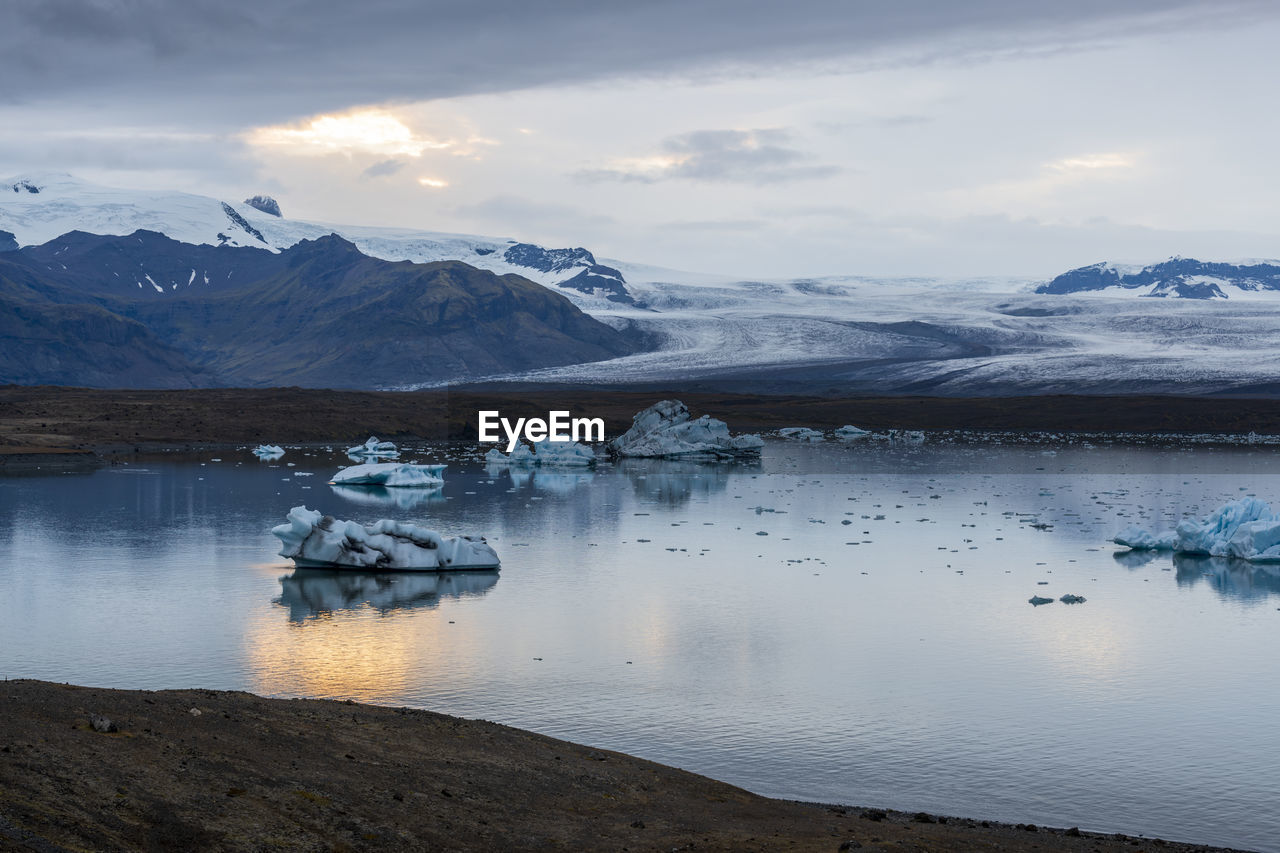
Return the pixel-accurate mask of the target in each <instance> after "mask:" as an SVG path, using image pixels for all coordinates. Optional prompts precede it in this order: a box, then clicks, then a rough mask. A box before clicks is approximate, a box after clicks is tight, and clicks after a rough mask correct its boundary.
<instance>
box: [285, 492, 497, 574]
mask: <svg viewBox="0 0 1280 853" xmlns="http://www.w3.org/2000/svg"><path fill="white" fill-rule="evenodd" d="M288 519H289V520H288V521H287V522H286V523H284V524H280V525H277V526H276V527H273V528H272V529H271V535H273V536H275V537H276V538H277V539H279V540H280V543H281V547H280V556H281V557H288V558H290V559H292V560H293V562H294V563H295V564H296V565H298V566H302V567H308V566H317V567H328V568H342V569H365V570H376V571H433V570H440V569H455V570H457V569H496V568H498V566H499V561H498V554H497V552H496V551H494V550H493V548H492V547H490V546H489V544H488V543H487V542H485V540H484V537H483V536H452V537H449V538H445V537H443V536H441V535H440V534H439V533H436V532H435V531H434V530H428V529H427V528H425V527H419V526H418V525H416V524H410V523H408V522H403V521H393V520H391V519H382V520H380V521H376V522H374V523H373V524H369V525H362V524H359V523H358V522H355V521H339V520H337V519H335V518H333V517H332V516H328V515H321V513H320V512H319V510H313V509H307V508H306V507H305V506H295V507H294V508H293V509H291V510H289V515H288Z"/></svg>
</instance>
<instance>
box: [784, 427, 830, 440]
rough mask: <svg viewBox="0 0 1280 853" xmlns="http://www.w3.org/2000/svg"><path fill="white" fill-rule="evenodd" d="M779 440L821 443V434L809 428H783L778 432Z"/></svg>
mask: <svg viewBox="0 0 1280 853" xmlns="http://www.w3.org/2000/svg"><path fill="white" fill-rule="evenodd" d="M778 437H779V438H792V439H795V440H796V441H822V432H821V431H820V430H816V429H809V427H783V428H782V429H780V430H778Z"/></svg>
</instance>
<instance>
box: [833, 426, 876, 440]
mask: <svg viewBox="0 0 1280 853" xmlns="http://www.w3.org/2000/svg"><path fill="white" fill-rule="evenodd" d="M869 435H871V432H870V431H869V430H865V429H859V428H858V427H856V426H853V425H852V424H845V425H844V426H842V427H840V429H838V430H836V432H835V436H836V438H839V439H841V440H845V441H847V440H849V439H851V438H866V437H867V436H869Z"/></svg>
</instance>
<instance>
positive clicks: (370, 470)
mask: <svg viewBox="0 0 1280 853" xmlns="http://www.w3.org/2000/svg"><path fill="white" fill-rule="evenodd" d="M448 467H449V466H448V465H412V464H410V463H407V462H369V463H366V464H364V465H352V466H351V467H350V468H343V469H342V470H341V471H339V472H338V473H336V474H334V475H333V479H331V480H330V481H329V482H330V484H331V485H335V486H386V487H388V488H393V487H417V488H428V489H438V488H440V487H441V486H443V485H444V469H445V468H448Z"/></svg>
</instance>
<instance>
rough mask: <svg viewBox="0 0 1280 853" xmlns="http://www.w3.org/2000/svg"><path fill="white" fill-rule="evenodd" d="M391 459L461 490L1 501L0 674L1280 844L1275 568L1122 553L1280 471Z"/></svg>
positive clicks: (980, 461) (867, 449)
mask: <svg viewBox="0 0 1280 853" xmlns="http://www.w3.org/2000/svg"><path fill="white" fill-rule="evenodd" d="M344 446H345V445H344ZM336 449H337V447H336V446H335V450H336ZM402 449H405V450H406V451H407V452H405V453H404V455H403V456H402V457H401V458H402V459H403V460H404V461H418V462H447V463H448V464H449V468H448V469H447V470H446V472H445V486H444V488H443V490H441V491H434V492H431V491H427V492H424V491H419V490H410V489H398V490H387V489H377V488H367V487H366V488H361V487H335V486H330V485H329V484H328V480H329V478H330V477H331V476H332V475H333V473H334V472H336V471H337V470H338V469H339V468H340V467H344V466H346V465H348V464H353V463H351V462H350V461H349V460H347V459H346V457H345V456H344V455H343V454H341V453H340V452H332V451H326V450H325V449H317V448H290V449H289V450H288V452H287V454H286V455H285V456H284V457H283V458H282V459H280V460H277V461H271V462H263V461H259V460H256V459H254V458H253V456H252V455H251V454H250V453H249V452H248V449H247V448H245V449H239V450H222V451H218V452H202V453H177V452H174V453H165V454H152V455H148V456H139V457H124V458H121V459H119V460H117V462H118V463H119V464H112V465H106V466H103V467H101V468H99V469H97V470H95V471H93V472H91V473H63V472H56V471H32V472H28V473H24V474H21V475H18V474H11V475H7V476H3V477H0V585H2V586H3V588H4V590H5V595H4V596H3V598H2V599H0V677H4V678H39V679H45V680H50V681H66V682H72V683H77V684H87V685H96V686H105V687H121V688H145V689H162V688H182V687H203V688H214V689H226V690H248V691H252V692H254V693H259V694H263V695H268V696H319V697H340V698H352V699H355V700H359V701H364V702H372V703H379V704H390V705H411V706H415V707H422V708H430V709H432V710H436V711H441V712H446V713H450V714H457V715H461V716H464V717H479V718H484V719H489V720H494V721H497V722H501V723H506V724H509V725H513V726H519V727H522V728H527V729H532V730H534V731H537V732H541V733H545V734H549V735H554V736H557V737H562V738H566V739H569V740H574V741H578V742H582V743H586V744H590V745H593V746H598V747H604V748H608V749H615V750H621V751H624V752H628V753H632V754H635V755H638V756H641V757H644V758H648V759H653V760H656V761H660V762H664V763H667V764H672V765H675V766H677V767H682V768H685V769H688V770H692V771H695V772H698V773H702V774H705V775H708V776H712V777H715V778H718V779H723V780H725V781H728V782H731V783H733V784H736V785H740V786H742V787H745V788H748V789H750V790H752V791H755V792H758V793H761V794H765V795H769V796H775V797H785V798H792V799H803V800H814V801H821V802H831V803H847V804H855V805H867V806H882V807H892V808H898V809H903V810H908V811H917V810H924V811H930V812H935V813H942V814H952V815H963V816H970V817H977V818H988V819H996V820H1005V821H1012V822H1031V823H1036V824H1047V825H1052V826H1077V825H1078V826H1080V827H1081V828H1083V829H1091V830H1100V831H1113V832H1124V833H1127V834H1130V835H1135V836H1136V835H1139V834H1145V835H1148V836H1156V835H1158V836H1162V837H1166V838H1171V839H1177V840H1184V841H1198V842H1204V843H1213V844H1221V845H1228V846H1235V847H1244V848H1250V849H1258V850H1271V851H1280V813H1278V812H1277V811H1276V809H1275V803H1276V802H1277V801H1280V762H1277V760H1276V759H1277V757H1278V756H1280V725H1277V718H1278V715H1280V677H1278V676H1280V662H1278V660H1280V657H1278V655H1277V645H1278V644H1280V568H1276V567H1266V566H1250V565H1249V564H1246V563H1240V562H1233V561H1227V560H1222V559H1216V558H1214V559H1210V558H1184V557H1173V556H1171V555H1169V554H1167V553H1164V554H1139V553H1127V552H1124V551H1123V549H1119V548H1117V547H1116V546H1114V545H1111V544H1110V543H1109V542H1108V540H1109V539H1110V537H1111V536H1113V535H1114V534H1115V533H1116V532H1118V531H1119V530H1120V529H1121V528H1122V527H1125V526H1127V525H1128V524H1131V523H1140V524H1142V525H1144V526H1147V527H1151V528H1167V527H1171V526H1172V525H1173V524H1174V523H1175V522H1176V521H1177V520H1179V519H1180V518H1183V517H1187V516H1192V515H1198V514H1203V513H1207V512H1209V511H1211V510H1213V509H1215V508H1216V507H1218V506H1219V505H1221V504H1223V503H1225V502H1227V501H1230V500H1235V499H1237V498H1240V497H1243V496H1246V495H1256V496H1257V497H1259V498H1262V499H1263V500H1280V449H1278V448H1276V447H1271V446H1249V445H1240V446H1216V445H1208V444H1204V445H1197V444H1194V443H1190V444H1187V443H1179V442H1170V443H1168V444H1166V445H1163V446H1155V445H1152V446H1138V445H1118V444H1117V445H1113V444H1108V443H1106V442H1105V441H1095V442H1094V443H1093V444H1090V443H1088V442H1085V441H1082V440H1071V441H1067V440H1063V441H1058V442H1040V443H1035V442H1026V443H1020V442H1009V441H1006V442H1004V443H1001V442H1000V441H997V440H994V439H981V438H967V439H962V438H952V439H947V438H939V437H934V436H931V437H930V438H929V439H928V440H926V441H924V442H923V443H914V444H913V443H902V442H893V441H886V440H875V439H864V440H861V441H856V442H852V443H848V444H842V443H840V442H837V441H833V440H830V439H828V440H826V441H823V442H816V443H799V442H787V441H783V440H778V439H769V440H768V441H767V442H766V445H765V448H764V453H763V455H762V458H761V460H760V461H759V462H758V463H750V464H734V465H717V464H700V463H692V462H664V461H650V460H631V461H624V462H618V463H613V464H604V465H601V466H599V467H598V469H596V470H594V471H590V470H583V471H578V470H559V471H551V470H533V471H523V472H522V471H519V470H516V471H506V470H492V469H490V470H486V469H485V468H484V467H483V465H482V463H481V461H480V454H479V452H478V451H477V450H476V448H475V447H474V446H471V447H462V446H459V445H435V446H432V445H409V446H408V447H407V448H402ZM298 505H306V506H309V507H311V508H313V509H320V510H322V511H323V512H325V513H327V514H331V515H334V516H336V517H338V518H349V519H354V520H358V521H362V522H369V521H373V520H375V519H377V518H394V519H398V520H407V521H414V522H417V523H420V524H423V525H425V526H428V527H432V528H434V529H437V530H439V531H440V532H441V533H443V534H445V535H455V534H461V533H477V534H482V535H485V536H487V537H488V539H489V541H490V543H491V544H493V546H494V547H495V548H496V549H497V551H498V553H499V554H500V556H501V558H502V569H501V571H498V572H477V573H454V574H444V575H429V574H395V575H376V574H360V573H345V572H344V573H334V572H327V571H323V570H314V569H313V570H295V569H294V568H293V566H292V564H291V563H289V562H288V561H287V560H285V559H283V558H281V557H278V556H277V555H276V551H277V549H278V542H277V540H276V539H275V538H273V537H272V536H271V534H270V528H271V527H272V526H274V525H276V524H279V523H281V522H283V521H284V518H285V514H286V513H287V512H288V510H289V508H290V507H293V506H298ZM1064 595H1079V596H1083V597H1084V598H1085V599H1086V601H1084V602H1083V603H1079V604H1065V603H1063V602H1062V601H1060V600H1059V599H1060V598H1061V597H1062V596H1064ZM1033 596H1041V597H1044V598H1049V599H1052V603H1051V604H1045V605H1043V606H1033V605H1031V604H1030V603H1029V599H1030V598H1032V597H1033Z"/></svg>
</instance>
